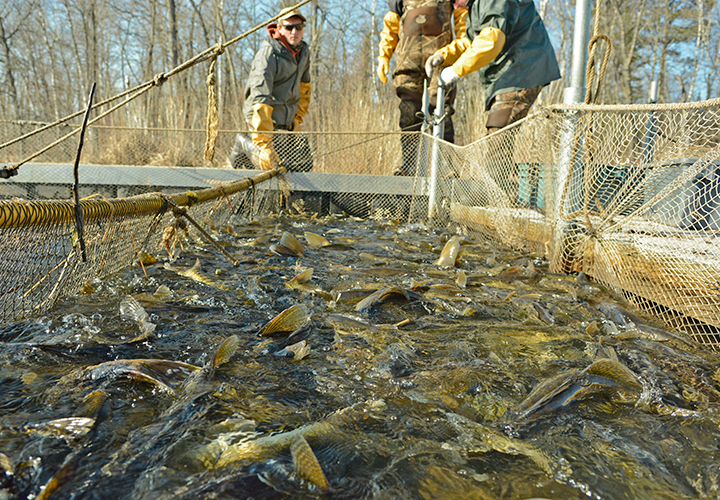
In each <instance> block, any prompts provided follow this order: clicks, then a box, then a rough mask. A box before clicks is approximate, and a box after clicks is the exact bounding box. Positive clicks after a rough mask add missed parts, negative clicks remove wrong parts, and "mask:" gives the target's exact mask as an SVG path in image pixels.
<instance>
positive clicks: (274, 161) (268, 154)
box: [252, 134, 280, 170]
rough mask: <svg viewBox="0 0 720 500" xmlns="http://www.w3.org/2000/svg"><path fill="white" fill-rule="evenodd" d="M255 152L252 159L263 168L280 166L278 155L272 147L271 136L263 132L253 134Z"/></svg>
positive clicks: (270, 168) (269, 168) (268, 168)
mask: <svg viewBox="0 0 720 500" xmlns="http://www.w3.org/2000/svg"><path fill="white" fill-rule="evenodd" d="M252 140H253V144H255V153H254V155H253V160H255V164H256V165H258V166H259V167H260V168H261V169H263V170H272V169H274V168H278V167H279V166H280V157H279V156H278V155H277V153H276V152H275V150H274V149H273V148H272V137H270V136H268V135H265V134H253V135H252Z"/></svg>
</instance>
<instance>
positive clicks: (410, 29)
mask: <svg viewBox="0 0 720 500" xmlns="http://www.w3.org/2000/svg"><path fill="white" fill-rule="evenodd" d="M466 1H467V0H454V3H453V0H389V2H388V7H389V8H388V13H387V14H385V18H384V19H383V24H384V27H383V30H382V33H381V34H380V46H379V52H380V55H379V56H378V66H377V75H378V78H380V81H381V82H383V83H387V75H388V72H389V71H390V58H391V57H392V55H393V53H395V54H396V56H397V57H396V65H395V71H394V72H393V84H394V85H395V93H396V94H397V96H398V97H399V98H400V104H399V107H400V129H401V130H402V131H406V132H408V131H417V130H420V124H421V123H422V117H419V116H418V113H419V112H420V111H421V109H422V95H423V80H424V79H425V69H424V68H425V61H426V60H427V58H428V57H430V56H431V55H433V53H434V52H435V51H436V50H438V49H440V48H441V47H444V46H445V45H447V44H449V43H450V42H452V40H453V33H454V35H455V37H462V36H464V33H465V18H466V17H467V9H466V8H465V3H466ZM429 94H430V111H431V112H433V110H434V109H435V98H436V96H437V75H435V76H434V78H432V80H431V82H430V87H429ZM454 99H455V89H454V88H453V89H450V90H449V92H448V93H447V94H446V97H445V114H446V117H447V118H446V120H445V137H444V139H445V140H446V141H448V142H454V140H455V130H454V128H453V123H452V118H451V116H452V114H453V113H454V112H455V110H454V109H453V101H454ZM400 141H401V143H400V145H401V150H402V165H401V166H400V168H398V169H396V170H395V171H394V174H395V175H414V174H415V164H416V163H417V146H418V141H417V137H415V136H414V134H407V135H405V134H403V135H401V136H400Z"/></svg>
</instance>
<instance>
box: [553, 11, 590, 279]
mask: <svg viewBox="0 0 720 500" xmlns="http://www.w3.org/2000/svg"><path fill="white" fill-rule="evenodd" d="M589 32H590V0H578V1H577V3H576V4H575V26H574V33H573V55H572V68H571V75H570V86H569V87H566V88H565V89H564V91H563V103H564V104H579V103H582V102H584V100H585V85H586V81H585V72H586V70H587V60H588V41H589ZM576 134H577V111H572V112H568V114H567V117H566V118H565V121H564V123H563V124H562V131H561V135H560V154H559V158H558V162H557V174H556V179H557V185H556V186H555V201H554V204H553V209H554V213H553V215H554V217H555V221H556V227H555V235H554V240H553V247H552V251H553V256H552V262H551V269H553V270H554V271H566V270H567V269H568V265H569V263H570V262H571V261H572V259H573V252H574V250H573V249H572V248H571V245H572V244H571V241H572V238H569V236H571V235H569V234H568V233H569V231H570V226H572V225H573V224H572V222H568V221H566V220H565V215H567V214H569V213H572V212H574V211H575V210H576V209H577V208H578V207H577V203H576V202H575V201H573V199H568V193H570V194H571V195H572V194H575V199H576V200H579V199H580V198H581V196H580V193H581V189H582V185H581V184H573V185H568V183H570V182H573V183H578V182H581V181H580V179H582V178H583V176H582V175H579V174H580V172H578V171H577V170H579V169H581V168H582V165H580V164H576V165H575V167H576V169H575V171H576V172H575V174H574V175H573V180H571V179H569V177H570V172H571V171H572V170H573V169H572V168H571V167H572V165H573V162H576V161H577V157H576V156H575V155H574V154H573V151H574V148H575V144H576V141H577V138H576ZM563 193H565V196H563Z"/></svg>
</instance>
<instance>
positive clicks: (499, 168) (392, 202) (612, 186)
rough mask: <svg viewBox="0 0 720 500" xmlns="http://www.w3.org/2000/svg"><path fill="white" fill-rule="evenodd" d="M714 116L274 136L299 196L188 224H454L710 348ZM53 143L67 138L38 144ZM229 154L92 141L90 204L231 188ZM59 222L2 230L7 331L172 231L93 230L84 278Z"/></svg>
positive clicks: (535, 120) (110, 132)
mask: <svg viewBox="0 0 720 500" xmlns="http://www.w3.org/2000/svg"><path fill="white" fill-rule="evenodd" d="M719 106H720V101H717V100H713V101H706V102H702V103H692V104H687V105H675V106H670V105H646V106H632V107H631V106H597V105H578V106H562V107H560V106H557V107H552V108H547V109H543V110H541V111H540V112H538V113H535V114H533V115H531V116H529V117H527V118H526V119H524V120H522V121H520V122H518V123H516V124H514V125H513V126H511V127H509V128H507V129H504V130H501V131H500V132H497V133H495V134H493V135H490V136H487V137H484V138H483V139H481V140H479V141H477V142H475V143H473V144H471V145H469V146H465V147H459V146H455V145H452V144H449V143H446V142H444V141H442V140H436V139H434V138H432V137H430V136H428V135H425V134H421V133H410V134H406V136H405V139H404V140H403V141H401V138H400V134H387V133H381V132H378V133H312V132H308V133H299V134H294V133H287V132H284V133H276V134H275V135H276V136H278V137H277V142H276V146H277V148H278V150H282V151H281V156H282V157H283V164H282V166H283V167H285V168H286V169H288V170H291V171H292V170H300V171H307V170H311V172H310V173H302V172H301V173H294V172H290V173H288V175H287V182H288V183H289V184H288V185H289V186H290V187H291V188H292V190H293V191H294V192H293V194H292V196H288V194H287V193H283V189H282V188H281V186H280V183H279V182H277V180H276V179H273V180H272V181H270V184H267V183H264V184H258V185H255V186H253V188H254V190H255V192H256V195H255V196H249V195H248V194H247V193H246V192H241V193H237V194H234V195H231V194H228V193H223V192H221V191H220V190H217V189H216V190H215V191H214V195H213V197H210V198H206V199H203V200H199V199H198V198H197V197H195V196H187V197H186V199H187V201H188V203H190V204H191V205H192V206H191V209H190V213H191V216H192V217H194V218H195V219H196V220H198V221H199V222H200V223H202V224H204V226H203V227H206V228H210V227H215V228H218V227H221V226H222V225H223V224H224V223H225V220H226V218H227V217H228V216H231V215H232V214H233V212H239V213H240V214H241V216H245V217H247V216H248V215H249V214H251V213H255V214H256V213H259V212H263V211H264V212H265V213H267V212H269V211H272V210H279V209H290V210H297V211H306V212H309V213H313V212H327V211H344V212H347V213H348V214H351V215H354V216H357V217H366V218H380V219H393V220H403V221H423V222H425V223H428V224H433V225H446V224H448V223H456V224H460V225H462V226H463V227H465V228H466V229H467V231H470V232H473V233H475V234H477V235H482V236H483V237H486V238H488V239H490V240H492V241H493V242H495V243H496V244H497V245H501V246H506V247H511V248H515V249H522V250H528V251H532V252H535V253H537V254H539V255H541V256H544V257H545V258H547V259H548V260H549V261H550V262H551V268H552V271H554V272H565V273H568V272H578V271H583V272H584V273H585V274H587V275H588V276H591V277H592V278H594V279H595V280H597V281H599V282H601V283H604V284H606V285H608V286H609V287H611V288H612V289H614V290H615V291H617V292H618V293H621V294H623V295H624V296H625V297H626V298H627V299H628V300H630V301H631V302H632V303H634V304H635V305H636V306H637V307H638V308H639V309H642V310H644V311H648V312H651V313H653V314H655V315H656V316H657V317H658V318H660V319H662V320H663V321H665V323H666V324H668V325H669V326H670V327H672V328H675V329H677V330H680V331H684V332H687V333H688V334H690V335H692V336H693V337H694V338H695V339H696V340H698V341H700V342H702V343H704V344H706V345H707V346H709V347H710V348H713V349H715V348H716V347H717V345H718V337H717V329H718V327H720V307H719V306H718V304H720V300H718V298H719V297H718V283H720V276H719V275H720V271H719V267H720V266H719V263H720V248H718V243H717V241H718V238H717V236H718V234H719V233H720V158H719V157H720V147H719V146H720V133H718V131H719V130H720V109H719ZM34 126H35V125H33V127H34ZM23 127H26V125H23V124H16V123H4V124H2V127H0V140H5V139H6V138H8V137H11V136H15V135H19V134H22V133H23V131H24V128H23ZM53 133H58V132H50V131H47V132H43V134H53ZM281 136H282V137H281ZM36 137H38V139H36V140H38V141H45V142H44V143H47V142H48V141H50V140H51V139H52V137H51V136H48V137H43V136H42V134H39V135H38V136H36ZM235 139H236V132H235V131H233V132H229V131H220V132H219V134H218V138H217V143H216V151H217V152H216V154H215V157H214V160H213V167H214V168H201V162H202V161H203V151H204V146H205V142H204V141H205V131H201V130H198V131H179V130H159V129H152V130H151V129H129V128H125V129H123V128H100V127H91V128H90V129H89V130H88V133H87V137H86V141H85V142H86V146H85V149H84V151H83V163H84V165H81V169H80V182H81V195H82V196H84V197H87V196H90V195H94V194H98V195H102V196H104V197H105V198H107V199H108V200H109V199H112V198H123V197H128V196H132V195H138V194H141V193H143V192H157V191H162V192H164V193H184V192H185V191H187V190H191V191H193V192H201V191H202V189H200V188H199V187H198V185H203V186H208V185H223V186H224V185H226V184H223V183H227V182H229V181H232V180H233V179H237V178H240V177H243V176H248V175H252V174H254V173H256V172H255V171H248V170H241V169H240V170H238V169H233V168H231V165H230V163H229V162H230V160H229V158H230V151H231V150H232V148H233V145H234V144H235ZM34 140H35V139H34ZM401 142H402V143H403V144H405V145H406V146H407V145H408V144H410V145H412V146H413V150H414V151H417V162H416V167H417V175H416V176H414V177H393V176H392V172H393V171H394V170H395V169H396V168H397V167H398V166H399V165H400V164H401V163H402V150H401ZM38 144H40V143H37V144H33V143H32V142H31V141H29V140H26V141H22V142H18V143H16V144H13V145H12V146H9V147H7V148H5V149H4V150H2V151H0V153H2V154H3V157H2V158H1V159H2V160H3V161H7V162H12V161H15V160H16V159H17V158H22V157H24V155H26V154H27V153H28V152H30V151H33V150H36V149H37V146H38ZM283 148H284V150H283ZM73 155H74V149H73V148H70V147H68V148H67V150H64V149H62V148H60V147H58V148H54V149H53V150H50V151H48V152H46V153H43V156H42V161H44V162H46V163H44V164H28V165H25V166H24V167H23V170H21V171H20V175H18V176H17V177H13V178H12V179H10V180H8V181H3V182H2V184H0V197H2V199H5V200H7V201H5V202H2V204H0V221H3V220H5V219H3V215H2V214H4V213H6V212H4V211H7V210H8V209H7V207H8V206H14V205H17V204H27V203H28V202H27V201H20V200H18V199H21V200H39V199H59V200H67V199H68V197H69V190H68V188H69V186H70V184H71V183H72V179H71V168H70V163H71V162H72V160H73ZM110 165H112V166H110ZM148 165H156V166H155V167H153V166H148ZM163 165H164V166H163ZM170 165H172V166H177V165H186V167H185V168H177V167H169V166H170ZM25 168H28V169H29V170H28V171H25V170H24V169H25ZM115 177H117V179H115ZM152 196H157V197H159V199H160V200H162V196H160V195H157V194H156V195H152ZM266 198H267V200H272V203H270V202H267V203H265V202H263V201H262V200H264V199H266ZM91 200H92V201H93V203H100V201H99V198H92V199H91ZM253 200H256V201H255V202H253ZM258 200H259V201H258ZM54 203H60V202H59V201H58V202H54ZM84 203H87V200H86V202H84ZM230 207H233V208H230ZM239 207H241V208H239ZM54 213H55V212H54V211H52V210H50V211H47V213H46V215H43V216H38V217H36V219H35V220H34V225H32V226H23V227H18V226H17V225H12V224H10V225H8V224H6V223H2V224H5V225H2V224H0V226H1V228H0V241H1V242H2V248H3V252H4V254H3V256H2V278H3V282H4V283H7V284H8V285H7V286H6V288H5V289H6V292H5V295H4V297H3V306H2V308H3V309H2V311H3V312H2V315H3V318H4V319H5V320H6V321H7V320H10V319H13V318H16V317H21V316H23V315H27V314H34V313H37V312H38V311H41V310H43V309H44V308H46V307H49V306H50V305H51V303H52V302H53V301H54V300H55V299H56V298H57V297H58V296H59V295H61V294H64V293H77V291H78V290H81V289H82V286H83V284H84V283H85V282H89V281H91V280H92V279H94V278H95V277H97V276H100V275H104V274H107V273H109V272H113V271H115V270H117V268H118V266H122V265H130V264H132V263H133V262H137V261H138V252H139V250H138V249H140V250H142V249H146V248H149V249H150V250H152V251H157V249H158V248H162V246H163V245H162V235H163V232H164V229H166V228H167V227H171V226H172V225H173V222H172V221H173V220H174V218H173V217H174V216H173V215H172V212H171V211H167V212H166V213H165V215H163V216H162V217H164V218H161V222H160V223H158V224H157V225H156V226H157V229H155V232H153V234H152V236H151V237H150V239H149V240H148V241H147V243H143V242H145V239H146V237H147V233H148V232H150V231H149V230H150V228H151V227H152V225H153V221H154V220H155V217H156V215H155V214H156V213H157V210H156V211H155V212H152V213H147V214H137V213H133V212H127V213H124V215H123V216H122V217H117V216H113V217H105V218H104V219H102V220H101V219H97V220H94V219H93V220H88V221H87V222H86V232H85V238H86V243H87V244H88V254H89V256H90V259H89V260H90V262H89V263H88V264H87V265H80V263H79V262H78V259H77V255H76V254H77V250H76V241H75V240H74V226H73V223H72V221H71V220H68V221H65V220H63V221H57V219H56V218H53V216H52V214H54ZM86 219H88V218H87V217H86ZM189 231H190V232H191V234H192V233H193V232H194V231H195V230H194V229H193V228H192V227H191V228H190V229H189ZM198 237H199V236H198ZM143 245H145V246H143ZM108 255H110V256H113V258H112V259H108V258H107V256H108ZM110 261H112V262H110Z"/></svg>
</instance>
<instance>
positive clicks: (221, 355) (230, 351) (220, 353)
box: [212, 335, 240, 369]
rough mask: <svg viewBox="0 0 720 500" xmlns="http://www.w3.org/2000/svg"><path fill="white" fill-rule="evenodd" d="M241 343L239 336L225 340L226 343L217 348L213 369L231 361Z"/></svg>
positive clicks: (232, 336)
mask: <svg viewBox="0 0 720 500" xmlns="http://www.w3.org/2000/svg"><path fill="white" fill-rule="evenodd" d="M239 343H240V339H238V336H237V335H231V336H230V337H228V338H227V339H225V341H224V342H223V343H222V344H220V347H218V348H217V351H215V356H213V361H212V364H213V369H215V368H217V367H218V366H220V365H222V364H224V363H227V362H228V361H230V358H232V357H233V355H234V354H235V351H236V350H237V347H238V344H239Z"/></svg>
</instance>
